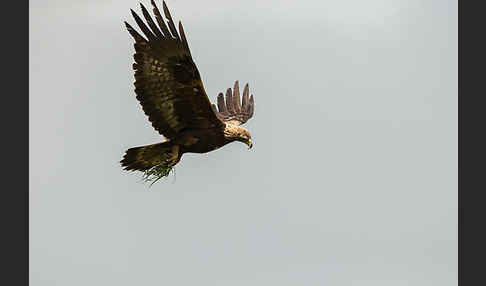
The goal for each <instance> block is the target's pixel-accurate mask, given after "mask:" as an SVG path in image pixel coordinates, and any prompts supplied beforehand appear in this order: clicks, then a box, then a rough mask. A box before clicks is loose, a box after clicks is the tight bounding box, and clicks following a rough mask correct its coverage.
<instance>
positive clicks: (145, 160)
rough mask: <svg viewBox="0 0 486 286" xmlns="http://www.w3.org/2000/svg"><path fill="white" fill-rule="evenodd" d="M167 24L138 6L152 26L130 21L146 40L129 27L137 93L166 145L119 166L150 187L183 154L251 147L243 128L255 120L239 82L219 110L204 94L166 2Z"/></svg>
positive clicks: (134, 154) (135, 153)
mask: <svg viewBox="0 0 486 286" xmlns="http://www.w3.org/2000/svg"><path fill="white" fill-rule="evenodd" d="M162 4H163V10H164V14H165V17H166V18H167V24H166V23H165V22H164V18H163V17H162V15H161V13H160V11H159V9H158V8H157V6H156V5H155V2H154V1H153V0H152V6H153V13H154V15H155V19H156V21H157V24H156V23H155V22H154V20H153V19H152V17H151V16H150V14H149V13H148V11H147V9H146V8H145V7H144V6H143V4H140V6H141V9H142V14H143V17H144V18H145V20H146V22H147V24H148V26H147V25H146V24H145V23H144V22H143V21H142V19H141V18H140V17H139V16H138V15H137V14H136V13H135V12H134V11H133V10H131V12H132V15H133V18H134V19H135V22H137V24H138V26H139V27H140V29H141V30H142V32H143V34H144V35H145V37H143V36H142V35H140V34H139V33H138V32H137V31H136V30H135V29H134V28H133V27H132V26H130V24H128V23H127V22H125V25H126V27H127V29H128V32H129V33H130V35H131V36H132V37H133V38H134V40H135V44H134V47H135V54H134V59H135V63H134V64H133V70H134V71H135V83H134V84H135V93H136V94H137V99H138V101H139V102H140V104H141V105H142V108H143V111H144V112H145V114H146V115H147V116H148V119H149V120H150V122H151V123H152V126H153V127H154V128H155V130H157V131H158V132H159V133H160V134H161V135H163V136H164V137H165V139H164V140H163V141H162V142H161V143H157V144H153V145H147V146H141V147H134V148H130V149H128V150H127V151H126V153H125V156H124V157H123V159H122V160H121V161H120V163H121V165H122V167H124V170H127V171H128V170H131V171H135V170H137V171H142V172H144V178H145V179H146V180H147V181H152V182H155V181H157V180H158V179H160V178H161V177H164V176H167V175H169V173H170V171H171V170H172V168H173V167H174V166H175V165H176V164H177V163H178V162H179V161H180V159H181V157H182V154H184V153H206V152H210V151H213V150H216V149H218V148H220V147H222V146H224V145H226V144H228V143H231V142H233V141H240V142H243V143H245V144H247V145H248V147H249V148H251V147H252V141H251V136H250V133H249V132H248V130H246V129H245V128H243V127H241V126H240V125H241V124H243V123H245V122H246V121H247V120H248V119H250V118H251V117H252V116H253V111H254V108H255V105H254V100H253V95H251V97H249V89H248V84H246V85H245V87H244V89H243V98H242V99H241V98H240V92H239V85H238V81H236V82H235V84H234V87H233V90H231V88H228V89H227V91H226V99H225V96H223V93H219V94H218V99H217V108H216V105H214V104H211V102H210V101H209V98H208V96H207V95H206V92H205V90H204V86H203V83H202V81H201V76H200V75H199V71H198V69H197V67H196V64H195V63H194V61H193V60H192V57H191V52H190V51H189V45H188V44H187V39H186V36H185V35H184V29H183V28H182V24H181V22H180V21H179V33H178V32H177V30H176V27H175V25H174V22H173V21H172V17H171V15H170V13H169V9H168V8H167V5H166V4H165V2H163V3H162Z"/></svg>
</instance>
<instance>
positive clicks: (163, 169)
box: [142, 162, 175, 186]
mask: <svg viewBox="0 0 486 286" xmlns="http://www.w3.org/2000/svg"><path fill="white" fill-rule="evenodd" d="M174 170H175V169H174V166H173V165H172V164H170V163H169V162H164V163H162V164H159V165H155V166H153V167H152V168H150V169H148V170H146V171H145V172H144V174H143V178H142V180H143V181H145V182H147V183H150V186H152V185H153V184H154V183H155V182H157V181H158V180H160V179H161V178H163V177H167V176H169V174H170V172H171V171H174Z"/></svg>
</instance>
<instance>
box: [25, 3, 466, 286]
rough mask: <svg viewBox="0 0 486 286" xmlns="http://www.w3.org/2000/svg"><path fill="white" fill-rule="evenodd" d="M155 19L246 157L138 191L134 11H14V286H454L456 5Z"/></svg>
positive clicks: (181, 9) (191, 159) (194, 164)
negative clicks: (17, 112) (23, 250)
mask: <svg viewBox="0 0 486 286" xmlns="http://www.w3.org/2000/svg"><path fill="white" fill-rule="evenodd" d="M167 2H168V6H169V8H170V10H171V12H172V16H173V18H174V20H177V21H178V20H179V19H180V20H182V22H183V24H184V29H185V31H186V35H187V37H188V40H189V46H190V48H191V51H192V55H193V58H194V60H195V62H196V64H197V66H198V68H199V70H200V73H201V76H202V77H203V81H204V85H205V88H206V91H207V93H208V95H209V96H210V99H211V100H212V101H213V102H214V101H215V98H216V95H217V93H218V92H220V91H223V90H225V89H226V88H228V87H230V86H232V85H233V82H234V80H236V79H238V80H240V83H241V84H244V83H246V82H249V83H250V90H251V92H252V93H253V94H254V96H255V101H256V110H255V115H254V117H253V118H252V119H251V120H250V121H249V122H248V123H247V124H245V126H246V127H247V128H248V129H249V130H250V132H251V133H252V136H253V138H254V147H253V149H252V150H250V151H248V150H247V148H246V146H245V145H243V144H241V143H233V144H230V145H228V146H225V147H224V148H222V149H219V150H217V151H214V152H211V153H208V154H203V155H199V154H186V155H184V157H183V158H182V161H181V163H180V164H179V165H177V167H176V177H175V178H174V177H170V178H168V179H166V180H164V181H159V182H158V183H157V184H155V185H154V186H153V187H152V188H148V187H147V185H146V184H143V183H141V182H140V178H141V176H140V174H137V173H126V172H124V171H122V170H121V168H120V166H119V163H118V162H119V160H120V159H121V157H122V155H123V153H124V151H125V150H126V149H127V148H130V147H134V146H140V145H145V144H150V143H156V142H158V141H160V140H161V137H160V136H159V135H158V134H157V133H156V132H155V131H154V130H153V129H152V127H151V126H150V124H149V123H148V120H147V119H146V116H145V115H144V114H143V111H142V109H141V107H140V105H139V104H138V102H137V100H136V99H135V94H134V92H133V89H134V87H133V80H134V79H133V73H132V70H131V65H132V61H133V58H132V54H133V52H134V49H133V41H132V39H131V37H130V36H129V34H128V32H126V30H125V28H124V25H123V21H124V20H127V21H129V22H130V23H132V24H134V20H133V19H132V18H131V15H130V10H129V9H130V8H133V9H134V10H135V11H140V8H139V4H138V3H139V2H138V1H132V0H116V1H86V0H83V1H81V0H80V1H54V0H50V1H49V0H46V1H30V9H29V13H30V187H31V188H30V239H31V241H30V258H31V260H30V271H31V275H30V280H31V285H33V286H41V285H46V286H47V285H49V286H53V285H59V286H67V285H69V286H71V285H73V286H77V285H79V286H81V285H83V286H84V285H103V286H105V285H117V286H123V285H357V286H361V285H363V286H367V285H373V286H380V285H383V286H390V285H391V286H394V285H414V286H420V285H424V286H425V285H440V286H449V285H457V1H452V0H407V1H405V0H368V1H362V0H327V1H304V0H300V1H277V0H274V1H273V0H272V1H256V0H247V1H222V0H218V1H217V0H206V1H182V0H178V1H175V0H173V1H167ZM143 3H144V4H145V5H146V6H150V1H148V0H143ZM158 3H160V1H158ZM160 4H161V3H160Z"/></svg>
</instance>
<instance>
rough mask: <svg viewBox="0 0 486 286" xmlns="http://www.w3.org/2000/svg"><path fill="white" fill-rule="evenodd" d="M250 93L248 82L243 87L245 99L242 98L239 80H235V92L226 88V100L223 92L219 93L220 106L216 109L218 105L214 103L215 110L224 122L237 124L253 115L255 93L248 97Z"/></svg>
mask: <svg viewBox="0 0 486 286" xmlns="http://www.w3.org/2000/svg"><path fill="white" fill-rule="evenodd" d="M249 93H250V90H249V88H248V84H246V85H245V88H244V89H243V99H240V86H239V83H238V81H235V85H234V86H233V92H231V88H228V89H227V90H226V102H225V99H224V96H223V93H221V92H220V93H219V94H218V108H217V109H216V105H214V104H213V105H212V106H213V110H214V112H215V113H216V115H217V116H218V118H219V119H221V121H224V122H228V123H231V124H235V125H241V124H243V123H245V122H247V121H248V119H250V118H251V117H252V116H253V111H254V110H255V101H254V100H253V94H252V95H251V97H250V98H248V95H249Z"/></svg>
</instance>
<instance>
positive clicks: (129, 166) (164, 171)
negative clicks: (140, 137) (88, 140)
mask: <svg viewBox="0 0 486 286" xmlns="http://www.w3.org/2000/svg"><path fill="white" fill-rule="evenodd" d="M180 155H181V154H179V146H178V145H174V144H171V142H169V141H168V142H163V143H158V144H152V145H147V146H141V147H134V148H130V149H128V150H127V151H126V152H125V156H123V159H122V160H121V161H120V163H121V165H122V167H124V169H125V170H127V171H142V172H144V180H145V181H148V182H152V183H155V182H156V181H157V180H159V179H160V178H162V177H166V176H168V175H169V174H170V171H171V170H172V169H173V167H174V166H175V165H176V164H177V163H178V162H179V160H180V157H181V156H180Z"/></svg>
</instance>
